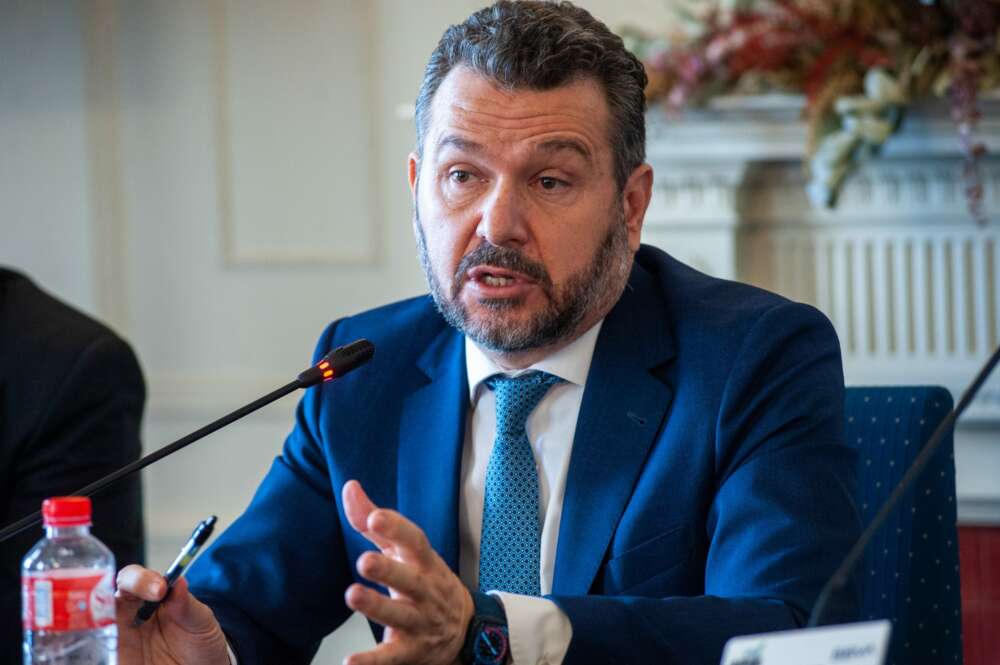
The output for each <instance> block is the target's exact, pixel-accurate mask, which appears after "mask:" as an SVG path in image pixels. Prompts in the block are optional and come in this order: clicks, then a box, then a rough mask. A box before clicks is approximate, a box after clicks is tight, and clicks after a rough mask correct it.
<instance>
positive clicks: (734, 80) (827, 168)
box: [625, 0, 1000, 222]
mask: <svg viewBox="0 0 1000 665" xmlns="http://www.w3.org/2000/svg"><path fill="white" fill-rule="evenodd" d="M674 2H675V8H676V11H677V13H678V16H679V17H680V18H681V22H680V25H681V28H680V29H679V30H678V32H677V34H674V35H670V36H668V37H666V38H664V37H658V38H653V37H650V36H648V35H644V34H642V33H641V32H639V31H634V30H626V31H625V38H626V41H627V43H628V45H629V47H630V48H632V49H633V51H634V52H635V53H637V55H638V56H639V57H640V58H641V59H642V60H643V61H644V62H645V64H646V70H647V73H648V75H649V79H650V81H649V86H648V88H647V96H648V98H649V100H650V102H651V103H652V102H663V103H665V105H666V107H667V108H668V109H669V110H671V111H675V112H676V111H679V110H680V109H681V108H683V107H685V106H688V105H697V104H700V103H705V102H707V101H708V100H709V99H711V98H712V97H714V96H718V95H723V94H762V93H768V92H784V93H789V92H792V93H802V94H804V95H805V100H806V105H805V111H804V113H805V116H806V119H807V121H808V128H809V140H808V144H807V145H806V146H805V153H806V157H807V160H808V171H809V178H810V181H809V185H808V193H809V196H810V199H811V200H812V202H813V204H814V205H820V206H827V207H832V206H834V205H836V201H837V195H838V194H839V192H840V190H841V188H842V186H843V183H844V180H845V178H846V177H847V176H848V175H849V174H850V173H851V172H852V171H853V170H854V169H856V168H857V166H858V165H859V164H860V162H861V161H863V160H864V159H866V158H868V157H870V156H872V155H874V154H876V153H877V152H878V150H879V149H880V147H881V146H882V145H883V144H884V143H885V142H886V140H888V139H889V138H890V137H891V136H892V134H893V133H894V132H895V131H896V130H897V129H898V128H899V126H900V123H901V122H902V119H903V116H904V113H905V111H906V109H907V108H908V107H909V105H910V104H911V103H912V102H913V101H916V100H919V99H921V98H925V97H931V96H937V97H944V98H947V99H948V100H949V103H950V108H951V118H952V121H953V122H954V124H955V126H956V128H957V131H958V136H959V139H960V142H961V146H962V150H963V153H964V155H965V158H966V159H965V167H964V176H965V189H966V196H967V199H968V203H969V210H970V212H971V214H972V216H973V217H974V218H975V219H976V220H977V221H979V222H984V221H985V215H984V211H983V205H982V198H983V187H982V181H981V178H980V174H979V168H978V167H979V159H980V158H981V157H982V155H983V154H984V153H985V147H984V146H983V144H982V143H979V142H977V141H976V140H975V138H974V135H973V130H974V129H975V125H976V121H977V119H978V118H979V115H980V112H979V108H978V103H977V102H978V99H979V95H980V93H981V92H983V91H987V90H996V89H997V88H998V87H1000V38H998V36H1000V0H674Z"/></svg>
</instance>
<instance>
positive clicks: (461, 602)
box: [119, 2, 859, 665]
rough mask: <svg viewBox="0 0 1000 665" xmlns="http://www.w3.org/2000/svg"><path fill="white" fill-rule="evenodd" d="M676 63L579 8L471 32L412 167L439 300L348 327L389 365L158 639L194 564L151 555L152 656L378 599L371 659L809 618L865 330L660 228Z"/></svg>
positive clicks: (671, 646)
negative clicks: (649, 240) (175, 581)
mask: <svg viewBox="0 0 1000 665" xmlns="http://www.w3.org/2000/svg"><path fill="white" fill-rule="evenodd" d="M645 83H646V77H645V74H644V72H643V70H642V66H641V64H640V63H639V62H638V61H637V60H636V59H635V58H634V56H632V55H631V54H630V53H628V52H627V51H626V50H625V49H624V47H623V45H622V43H621V40H620V39H618V38H617V37H615V36H614V35H613V34H611V33H610V32H609V31H608V30H607V28H606V27H605V26H604V25H603V24H601V23H599V22H597V21H596V20H594V19H593V18H592V17H591V16H590V15H589V14H588V13H586V12H585V11H583V10H580V9H577V8H576V7H573V6H572V5H569V4H561V5H553V4H548V3H538V2H523V3H508V2H499V3H497V4H496V5H493V6H491V7H488V8H486V9H484V10H482V11H480V12H477V13H476V14H474V15H473V16H471V17H470V18H469V19H468V20H467V21H466V22H465V23H463V24H461V25H458V26H453V27H451V28H449V30H448V31H446V33H445V35H444V37H443V38H442V40H441V42H440V44H439V45H438V47H437V49H436V50H435V51H434V53H433V54H432V56H431V60H430V63H429V64H428V67H427V70H426V73H425V78H424V81H423V85H422V87H421V92H420V96H419V98H418V101H417V132H418V137H417V151H416V152H415V153H414V154H412V155H411V156H410V160H409V180H410V185H411V189H412V191H413V201H414V210H415V212H414V229H415V234H416V237H417V245H418V248H419V252H420V257H421V260H422V263H423V266H424V270H425V273H426V275H427V278H428V282H429V284H430V288H431V297H427V296H425V297H421V298H416V299H413V300H408V301H405V302H402V303H397V304H394V305H389V306H386V307H383V308H380V309H376V310H373V311H370V312H366V313H364V314H360V315H358V316H354V317H351V318H348V319H344V320H341V321H338V322H335V323H334V324H333V325H331V326H330V327H329V328H328V329H327V331H326V332H325V333H324V335H323V337H322V338H321V339H320V342H319V345H318V348H317V356H319V355H322V354H324V353H325V352H326V351H328V350H329V349H330V348H332V347H334V346H338V345H341V344H344V343H346V342H349V341H352V340H354V339H356V338H358V337H368V338H370V339H371V340H372V341H373V342H374V343H375V346H376V348H377V349H378V352H377V354H376V356H375V358H374V360H373V361H372V362H371V363H370V364H369V365H368V366H366V367H365V368H364V369H362V370H359V371H357V372H355V373H353V374H351V375H349V376H347V377H345V378H344V379H343V380H341V381H339V382H337V383H334V384H331V385H329V386H326V387H322V388H315V389H311V390H310V391H309V392H308V393H307V394H306V396H305V397H304V398H303V400H302V402H301V403H300V405H299V409H298V415H297V422H296V425H295V428H294V430H293V431H292V433H291V435H290V436H289V438H288V440H287V442H286V444H285V448H284V450H283V452H282V455H281V456H280V457H279V458H278V459H277V460H276V461H275V463H274V465H273V467H272V468H271V470H270V472H269V473H268V475H267V477H266V478H265V479H264V481H263V483H262V484H261V487H260V489H259V490H258V492H257V494H256V496H255V497H254V499H253V502H252V503H251V505H250V507H249V508H248V509H247V511H246V513H245V514H244V515H243V516H242V517H240V518H239V519H238V520H237V521H236V522H235V523H234V524H233V525H232V526H231V527H230V528H229V529H228V530H227V531H226V533H225V534H223V535H222V536H221V537H220V538H219V539H218V540H217V541H216V542H215V544H214V545H213V546H212V547H211V548H210V550H209V551H208V552H206V554H205V555H204V556H203V558H202V559H201V560H200V562H199V564H198V565H197V566H195V568H194V569H192V571H191V575H190V579H191V586H190V588H188V587H187V585H186V583H184V582H181V583H180V584H179V585H178V587H177V588H176V589H175V591H174V593H173V594H172V595H171V597H170V599H168V601H167V602H165V603H164V604H163V605H162V607H161V608H160V610H159V611H158V613H157V615H156V616H155V617H154V619H153V620H152V621H150V622H149V623H148V624H146V625H144V626H143V627H142V628H141V629H133V628H131V626H130V625H129V622H130V620H131V617H132V616H133V615H134V612H135V607H136V605H137V603H138V602H139V601H140V600H141V599H143V598H146V599H156V598H159V597H161V596H162V595H163V593H164V591H165V588H164V585H163V580H162V578H161V577H160V576H159V575H157V574H156V573H153V572H151V571H147V570H144V569H141V568H138V567H130V568H127V569H124V570H123V571H122V572H121V574H120V575H119V586H120V602H119V626H120V628H121V657H122V661H123V662H126V663H127V662H133V661H134V662H146V663H161V662H178V661H179V662H199V663H219V664H226V663H230V662H239V663H240V664H241V665H242V664H246V663H305V662H308V661H309V659H310V658H311V657H312V655H313V654H314V653H315V650H316V648H317V646H318V643H319V641H320V640H321V639H322V638H323V637H324V636H325V635H327V634H328V633H330V632H331V631H332V630H334V629H335V628H336V627H337V626H338V625H340V624H341V623H342V622H343V621H344V620H345V619H346V618H347V616H348V615H349V614H350V613H351V611H352V610H354V611H358V612H361V613H362V614H364V615H365V616H367V617H368V618H369V619H370V621H371V622H372V624H373V626H374V627H375V630H376V634H377V636H378V637H379V638H380V643H379V644H378V645H377V647H376V648H374V649H373V650H371V651H369V652H366V653H362V654H355V655H353V656H351V657H350V658H349V659H348V662H349V663H350V665H374V664H383V663H449V664H450V663H479V664H499V663H504V662H514V663H517V664H518V665H520V664H522V663H567V664H570V663H705V664H709V663H713V664H714V663H717V662H718V660H719V657H720V654H721V651H722V646H723V644H724V643H725V641H726V640H727V639H728V638H729V637H731V636H733V635H737V634H746V633H752V632H760V631H767V630H777V629H783V628H794V627H797V626H801V625H802V624H803V622H804V619H805V617H806V614H807V612H808V610H809V608H810V606H811V604H812V603H813V601H814V599H815V597H816V595H817V593H818V591H819V589H820V587H821V586H822V584H823V582H824V581H825V580H826V578H827V577H828V576H829V575H830V574H831V573H832V572H833V570H834V568H835V567H836V565H837V563H838V562H839V561H840V560H841V559H842V557H843V556H844V554H845V553H846V551H847V549H848V548H849V547H850V545H851V544H852V543H853V541H854V540H855V538H856V536H857V535H858V531H859V523H858V517H857V514H856V511H855V509H854V507H853V505H852V502H851V498H850V497H851V496H852V495H853V485H854V482H855V479H854V474H853V468H854V463H855V459H854V455H853V453H852V452H851V449H850V448H849V447H848V446H847V445H846V444H845V443H844V441H843V440H842V439H843V423H842V418H843V415H842V403H843V375H842V371H841V366H840V352H839V348H838V344H837V340H836V336H835V334H834V332H833V330H832V328H831V326H830V324H829V322H828V321H827V320H826V319H825V318H824V317H823V316H822V315H821V314H820V313H818V312H817V311H815V310H814V309H812V308H810V307H807V306H804V305H798V304H794V303H791V302H789V301H787V300H784V299H783V298H780V297H778V296H775V295H773V294H770V293H767V292H764V291H761V290H759V289H755V288H753V287H750V286H746V285H741V284H736V283H732V282H725V281H721V280H717V279H713V278H710V277H708V276H706V275H703V274H701V273H698V272H696V271H694V270H692V269H691V268H689V267H687V266H684V265H683V264H681V263H679V262H677V261H676V260H674V259H672V258H670V257H669V256H668V255H666V254H664V253H663V252H661V251H659V250H656V249H652V248H649V247H645V246H641V245H640V232H641V228H642V222H643V216H644V214H645V211H646V208H647V206H648V204H649V200H650V197H651V192H652V169H651V168H650V167H649V165H647V164H645V163H644V142H645V132H644V124H643V122H644V121H643V111H644V98H643V89H644V86H645ZM342 598H343V601H341V599H342ZM856 603H857V599H856V598H852V597H846V598H843V599H841V600H840V604H839V606H838V607H837V608H836V610H835V613H836V614H838V615H839V616H841V617H850V616H851V615H852V613H853V612H854V611H855V608H856ZM170 658H172V659H173V660H169V659H170Z"/></svg>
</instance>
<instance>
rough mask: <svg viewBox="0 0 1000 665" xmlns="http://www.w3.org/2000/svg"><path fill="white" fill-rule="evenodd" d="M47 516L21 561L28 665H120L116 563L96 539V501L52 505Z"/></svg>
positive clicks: (46, 506)
mask: <svg viewBox="0 0 1000 665" xmlns="http://www.w3.org/2000/svg"><path fill="white" fill-rule="evenodd" d="M42 516H43V518H44V521H45V537H44V538H42V539H41V540H40V541H38V543H36V544H35V546H34V547H33V548H31V551H30V552H28V554H27V556H25V557H24V559H23V560H22V561H21V618H22V624H23V626H24V641H23V642H22V650H23V652H24V664H25V665H37V664H39V663H44V664H45V665H116V664H117V662H118V655H117V654H118V627H117V626H116V624H115V596H114V575H115V557H114V555H113V554H111V551H110V550H109V549H108V548H107V547H105V546H104V544H103V543H102V542H101V541H99V540H97V539H96V538H94V537H93V536H91V535H90V524H91V522H90V499H88V498H87V497H80V496H68V497H56V498H53V499H46V500H45V501H44V502H43V503H42Z"/></svg>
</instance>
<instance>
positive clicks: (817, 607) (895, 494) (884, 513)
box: [806, 347, 1000, 628]
mask: <svg viewBox="0 0 1000 665" xmlns="http://www.w3.org/2000/svg"><path fill="white" fill-rule="evenodd" d="M998 361H1000V347H997V350H996V351H994V352H993V355H992V356H990V358H989V360H987V361H986V364H985V365H983V367H982V368H981V369H980V370H979V374H977V375H976V378H975V379H973V381H972V383H971V384H970V385H969V387H968V388H966V390H965V393H963V394H962V399H960V400H959V401H958V404H956V405H955V408H953V409H952V410H951V411H950V412H949V413H948V415H947V416H945V417H944V420H942V421H941V424H939V425H938V426H937V429H935V430H934V433H933V434H931V438H930V439H928V440H927V443H925V444H924V447H923V448H922V449H921V451H920V453H919V454H918V455H917V457H916V459H914V460H913V464H911V465H910V468H909V469H907V470H906V473H905V474H904V475H903V477H902V479H901V480H900V481H899V484H898V485H896V489H894V490H893V491H892V494H890V495H889V498H888V499H886V502H885V503H884V504H882V507H881V508H879V511H878V513H876V514H875V517H874V518H872V521H871V522H870V523H869V524H868V528H867V529H865V530H864V532H863V533H862V534H861V537H860V538H858V540H857V542H856V543H854V547H852V548H851V551H850V552H848V553H847V556H846V557H844V560H843V562H841V564H840V567H838V568H837V570H836V572H834V573H833V576H832V577H830V579H829V580H828V581H827V583H826V584H825V585H824V586H823V589H822V590H821V591H820V594H819V596H818V597H817V598H816V603H815V604H814V605H813V609H812V612H810V613H809V623H808V624H807V625H806V627H807V628H815V627H816V626H818V625H819V623H820V619H821V618H822V617H823V612H824V611H826V607H827V605H828V604H829V603H830V599H831V598H832V597H833V594H834V593H836V592H837V591H840V590H841V589H843V588H844V586H845V585H846V584H847V579H848V576H849V575H850V573H851V571H852V570H854V567H855V566H856V565H858V561H860V560H861V556H862V555H863V554H864V552H865V548H866V547H868V543H870V542H871V539H872V538H873V537H874V536H875V534H876V533H877V532H878V531H879V529H881V528H882V526H883V525H884V524H885V522H886V520H888V519H889V516H890V515H891V514H892V512H893V509H895V507H896V504H898V503H899V501H900V499H902V498H903V495H904V494H906V492H907V490H909V489H910V487H911V486H912V485H913V483H914V482H915V481H916V479H917V477H918V476H919V475H920V473H921V472H922V471H923V470H924V467H925V466H927V463H928V462H929V461H930V460H931V458H932V457H933V456H934V453H935V452H936V451H937V449H938V446H939V445H940V444H941V441H942V440H944V437H945V435H946V434H947V433H948V431H949V430H950V429H951V428H952V427H953V426H954V424H955V421H956V420H958V417H959V416H960V415H962V412H963V411H965V409H966V408H967V407H968V406H969V404H970V403H971V402H972V399H973V398H974V397H975V396H976V393H978V392H979V389H980V388H982V387H983V384H984V383H986V379H987V378H988V377H989V375H990V373H991V372H992V371H993V368H994V367H996V365H997V362H998Z"/></svg>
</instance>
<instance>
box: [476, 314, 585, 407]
mask: <svg viewBox="0 0 1000 665" xmlns="http://www.w3.org/2000/svg"><path fill="white" fill-rule="evenodd" d="M603 323H604V319H601V320H600V321H598V322H597V323H595V324H594V325H593V326H591V327H590V328H589V329H588V330H587V332H585V333H583V334H582V335H580V336H579V337H577V338H576V339H575V340H573V341H572V342H571V343H570V344H568V345H567V346H565V347H563V348H561V349H559V350H558V351H556V352H555V353H553V354H551V355H549V356H546V357H545V358H542V359H541V360H539V361H538V362H537V363H535V364H534V365H531V366H530V367H526V368H525V369H522V370H517V371H514V372H508V371H506V370H504V369H502V368H501V367H499V366H498V365H497V364H496V363H494V362H493V361H492V360H491V359H490V358H489V356H487V355H486V354H485V353H483V352H482V350H481V349H480V348H479V347H478V346H476V345H475V343H474V342H473V341H472V340H470V339H469V338H468V337H466V338H465V369H466V374H467V376H468V379H469V398H470V399H471V400H472V401H473V403H475V400H476V391H477V390H478V389H479V386H480V385H481V384H482V382H483V381H484V380H485V379H487V378H489V377H491V376H493V375H494V374H507V375H509V376H517V375H519V374H524V373H525V372H529V371H532V370H541V371H543V372H548V373H549V374H552V375H554V376H558V377H559V378H560V379H563V380H564V381H567V382H569V383H573V384H576V385H578V386H583V385H584V384H585V383H586V382H587V373H588V372H589V371H590V362H591V360H593V358H594V347H596V346H597V335H598V334H599V333H600V332H601V325H602V324H603Z"/></svg>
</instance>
